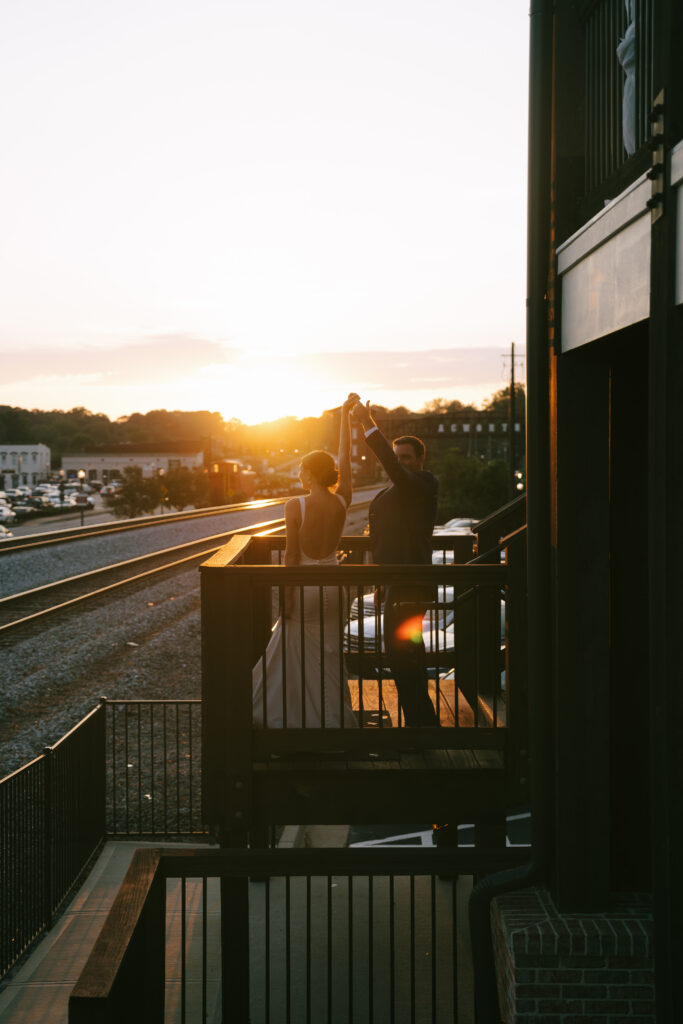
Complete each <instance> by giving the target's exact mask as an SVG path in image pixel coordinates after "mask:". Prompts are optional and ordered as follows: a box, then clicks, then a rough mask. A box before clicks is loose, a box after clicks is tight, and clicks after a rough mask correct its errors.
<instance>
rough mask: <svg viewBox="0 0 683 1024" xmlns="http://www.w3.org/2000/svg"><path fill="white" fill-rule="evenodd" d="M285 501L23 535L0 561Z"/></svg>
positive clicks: (1, 551)
mask: <svg viewBox="0 0 683 1024" xmlns="http://www.w3.org/2000/svg"><path fill="white" fill-rule="evenodd" d="M287 500H288V499H287V497H284V498H264V499H263V500H258V501H245V502H242V503H241V504H238V505H217V506H212V507H211V508H200V509H189V510H188V511H187V512H165V513H164V514H163V515H161V516H140V517H139V518H137V519H126V520H125V521H121V520H120V519H117V520H113V521H112V522H110V523H93V524H92V525H91V526H69V527H65V528H64V529H62V530H50V531H49V533H48V532H45V533H26V534H23V535H22V536H19V537H10V539H9V540H5V541H3V542H2V544H1V545H0V557H2V556H3V555H8V554H10V553H11V552H12V551H17V550H18V549H20V550H22V551H25V550H26V548H44V547H49V546H50V545H51V544H66V543H68V542H69V541H75V540H84V539H85V538H88V537H99V536H102V535H103V534H106V533H126V532H127V531H129V530H141V529H144V528H146V527H150V526H165V525H167V524H168V523H182V522H186V521H187V520H189V519H206V518H208V517H210V516H219V515H226V514H229V513H232V512H246V511H250V510H253V509H260V508H263V509H266V508H271V507H272V506H274V505H283V504H284V503H285V502H286V501H287Z"/></svg>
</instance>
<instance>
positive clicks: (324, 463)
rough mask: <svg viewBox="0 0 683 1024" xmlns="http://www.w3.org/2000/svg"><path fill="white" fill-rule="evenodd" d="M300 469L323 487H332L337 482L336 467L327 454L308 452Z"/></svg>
mask: <svg viewBox="0 0 683 1024" xmlns="http://www.w3.org/2000/svg"><path fill="white" fill-rule="evenodd" d="M301 468H302V469H305V470H306V472H307V473H310V474H311V476H312V477H313V479H314V480H315V482H316V483H318V484H322V486H323V487H334V485H335V484H336V483H337V481H338V480H339V473H338V472H337V465H336V463H335V461H334V459H333V458H332V456H331V455H330V453H329V452H323V451H317V452H309V453H308V455H304V457H303V459H302V460H301Z"/></svg>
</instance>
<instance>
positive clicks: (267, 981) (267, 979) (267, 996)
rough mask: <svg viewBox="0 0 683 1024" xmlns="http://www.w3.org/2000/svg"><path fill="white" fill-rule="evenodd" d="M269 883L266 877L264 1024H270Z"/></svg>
mask: <svg viewBox="0 0 683 1024" xmlns="http://www.w3.org/2000/svg"><path fill="white" fill-rule="evenodd" d="M270 883H271V876H270V875H267V876H266V894H265V895H266V906H265V913H264V920H265V929H266V934H265V944H264V945H265V953H264V955H265V958H266V977H265V1001H266V1024H270V985H271V979H270Z"/></svg>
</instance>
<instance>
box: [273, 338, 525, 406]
mask: <svg viewBox="0 0 683 1024" xmlns="http://www.w3.org/2000/svg"><path fill="white" fill-rule="evenodd" d="M504 355H505V353H504V352H503V351H502V350H501V349H500V348H499V347H497V346H496V347H494V346H489V347H482V348H475V347H469V348H453V349H429V350H427V351H425V352H403V351H402V352H326V353H322V352H321V353H319V354H317V355H307V356H292V357H291V358H292V360H293V361H295V362H297V363H299V364H300V365H302V366H303V367H305V368H307V369H308V370H310V371H311V372H313V373H315V374H316V376H318V377H319V378H320V379H325V378H328V379H330V380H334V381H335V382H336V383H337V385H340V386H341V385H344V384H346V385H348V386H349V387H352V386H354V385H355V386H356V387H357V388H361V387H362V388H365V389H367V390H375V389H377V390H386V391H392V392H395V391H406V392H410V391H424V390H425V389H431V390H432V391H433V393H434V396H438V395H440V394H442V393H443V392H445V391H453V390H454V389H457V388H458V387H459V386H466V387H473V386H482V387H493V388H494V390H495V389H496V388H499V387H501V388H502V387H504V386H505V383H506V374H507V373H508V372H509V361H506V362H504V361H503V356H504ZM439 389H441V390H439Z"/></svg>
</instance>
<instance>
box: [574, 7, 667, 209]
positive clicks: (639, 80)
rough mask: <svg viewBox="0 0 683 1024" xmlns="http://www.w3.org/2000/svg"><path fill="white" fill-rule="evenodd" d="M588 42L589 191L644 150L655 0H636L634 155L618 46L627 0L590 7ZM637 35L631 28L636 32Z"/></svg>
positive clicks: (587, 13)
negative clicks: (626, 122)
mask: <svg viewBox="0 0 683 1024" xmlns="http://www.w3.org/2000/svg"><path fill="white" fill-rule="evenodd" d="M584 6H585V14H584V33H585V34H584V39H585V69H586V76H585V83H586V98H585V132H586V140H585V167H586V192H587V193H590V192H592V191H593V190H594V189H596V188H598V187H599V186H600V185H602V184H603V183H604V182H605V181H607V180H608V179H610V178H611V177H612V176H613V175H615V174H616V173H617V172H618V171H619V170H620V168H622V167H623V166H624V164H626V163H627V162H628V160H629V159H630V157H631V156H632V155H633V154H634V153H636V152H639V151H641V150H642V149H643V147H644V146H645V144H646V142H647V139H648V135H649V129H648V115H649V112H650V109H651V107H652V103H653V99H654V96H653V31H652V18H653V6H654V3H653V0H634V18H633V21H634V31H635V55H634V56H635V67H634V71H633V73H634V78H635V81H634V90H633V94H632V103H631V116H632V119H633V135H634V142H633V146H634V148H633V153H631V154H629V153H627V151H626V148H625V144H624V83H625V71H624V68H623V66H622V64H621V62H620V61H619V59H618V57H617V47H618V46H619V44H620V42H621V41H622V40H623V39H624V37H625V36H626V33H627V30H628V27H629V21H630V19H629V18H628V15H627V12H626V5H625V4H624V0H597V2H593V3H590V4H586V5H584ZM632 31H633V30H632Z"/></svg>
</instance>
